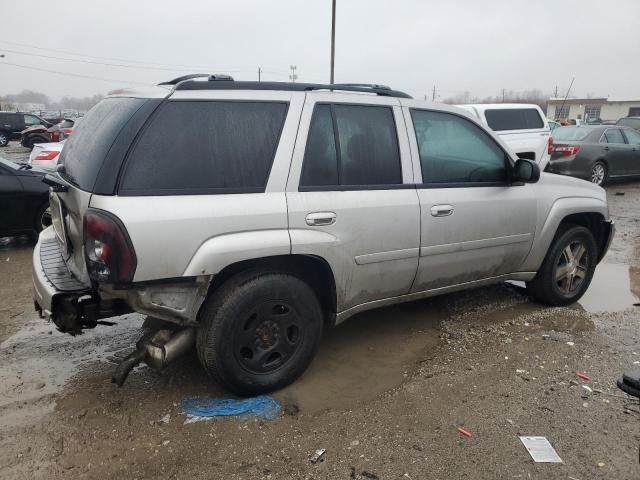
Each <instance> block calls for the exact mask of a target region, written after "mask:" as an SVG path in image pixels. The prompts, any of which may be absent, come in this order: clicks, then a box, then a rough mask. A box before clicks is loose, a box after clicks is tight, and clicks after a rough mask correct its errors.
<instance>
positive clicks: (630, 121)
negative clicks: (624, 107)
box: [616, 117, 640, 131]
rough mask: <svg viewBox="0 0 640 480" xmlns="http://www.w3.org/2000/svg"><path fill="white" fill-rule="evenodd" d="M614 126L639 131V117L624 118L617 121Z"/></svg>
mask: <svg viewBox="0 0 640 480" xmlns="http://www.w3.org/2000/svg"><path fill="white" fill-rule="evenodd" d="M616 125H622V126H624V127H631V128H633V129H635V130H638V131H640V117H624V118H620V119H618V121H617V122H616Z"/></svg>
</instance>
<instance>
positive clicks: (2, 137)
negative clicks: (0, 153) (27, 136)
mask: <svg viewBox="0 0 640 480" xmlns="http://www.w3.org/2000/svg"><path fill="white" fill-rule="evenodd" d="M7 145H9V134H8V133H7V132H3V131H0V147H6V146H7Z"/></svg>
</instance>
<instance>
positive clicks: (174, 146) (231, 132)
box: [120, 101, 288, 195]
mask: <svg viewBox="0 0 640 480" xmlns="http://www.w3.org/2000/svg"><path fill="white" fill-rule="evenodd" d="M287 108H288V104H287V103H283V102H262V101H169V102H167V103H166V104H165V105H164V106H162V107H161V108H160V110H159V111H158V112H157V113H156V114H155V115H154V116H153V117H152V118H151V120H150V121H149V124H148V125H147V126H146V127H145V128H144V130H143V132H142V134H141V136H140V139H139V140H138V141H137V142H136V144H135V145H134V147H133V150H132V151H131V152H130V154H129V157H128V159H127V163H126V167H125V171H124V173H123V176H122V178H121V186H120V193H121V194H125V195H189V194H208V193H256V192H264V190H265V187H266V185H267V180H268V178H269V172H270V171H271V165H272V163H273V159H274V157H275V153H276V148H277V146H278V141H279V139H280V133H281V131H282V127H283V125H284V120H285V117H286V113H287Z"/></svg>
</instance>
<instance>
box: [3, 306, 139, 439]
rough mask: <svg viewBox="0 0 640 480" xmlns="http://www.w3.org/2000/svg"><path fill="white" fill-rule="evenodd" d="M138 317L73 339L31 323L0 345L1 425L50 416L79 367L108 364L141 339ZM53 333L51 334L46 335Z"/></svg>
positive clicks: (122, 319)
mask: <svg viewBox="0 0 640 480" xmlns="http://www.w3.org/2000/svg"><path fill="white" fill-rule="evenodd" d="M141 318H142V317H141V316H140V315H126V316H123V317H118V318H116V319H115V321H116V322H118V324H117V325H115V326H113V327H102V328H97V329H95V330H86V331H85V333H83V334H82V335H78V336H76V337H71V336H70V335H67V334H62V333H60V332H58V331H56V330H55V326H54V325H53V324H50V323H47V322H46V321H45V320H42V319H38V318H33V319H32V320H31V322H29V324H27V325H26V326H25V327H23V328H22V329H20V330H19V331H18V332H17V333H16V334H14V335H12V336H11V337H9V338H8V339H7V340H5V341H4V342H2V343H0V380H1V381H2V392H1V394H0V424H3V425H6V426H9V425H16V424H25V423H33V422H36V421H38V419H39V418H41V416H42V415H43V414H46V413H47V412H50V411H52V410H53V408H54V406H55V395H54V394H56V393H57V392H59V391H60V390H61V389H62V387H64V385H65V384H66V382H67V381H68V380H69V379H70V378H71V377H72V376H73V375H74V374H75V373H77V372H78V371H79V369H80V368H81V367H83V366H86V365H88V364H91V363H92V362H95V361H106V359H107V358H108V357H109V356H111V355H112V354H113V353H114V352H117V351H119V350H121V349H123V348H127V347H129V348H130V347H131V346H132V345H133V342H135V340H136V339H137V337H138V335H139V330H138V328H136V327H137V326H139V325H138V324H139V323H140V322H139V320H140V319H141ZM50 332H51V333H50Z"/></svg>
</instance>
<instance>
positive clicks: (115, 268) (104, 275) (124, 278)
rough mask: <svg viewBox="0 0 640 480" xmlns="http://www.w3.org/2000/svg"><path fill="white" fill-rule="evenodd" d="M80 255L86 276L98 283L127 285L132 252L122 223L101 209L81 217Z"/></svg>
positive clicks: (133, 268)
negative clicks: (85, 266) (82, 248)
mask: <svg viewBox="0 0 640 480" xmlns="http://www.w3.org/2000/svg"><path fill="white" fill-rule="evenodd" d="M83 244H84V254H85V258H86V260H87V267H88V270H89V276H90V277H91V278H92V279H93V280H96V281H100V282H115V283H127V282H130V281H131V280H132V279H133V274H134V273H135V271H136V266H137V259H136V253H135V251H134V250H133V245H131V240H130V239H129V235H128V234H127V231H126V229H125V228H124V225H122V222H121V221H120V220H119V219H118V218H117V217H115V216H113V215H112V214H110V213H108V212H105V211H103V210H96V209H93V208H90V209H89V210H87V213H85V215H84V228H83Z"/></svg>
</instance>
